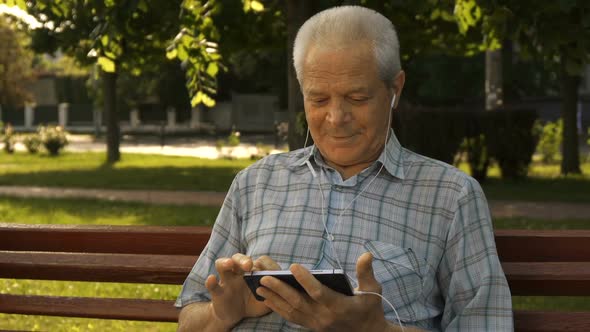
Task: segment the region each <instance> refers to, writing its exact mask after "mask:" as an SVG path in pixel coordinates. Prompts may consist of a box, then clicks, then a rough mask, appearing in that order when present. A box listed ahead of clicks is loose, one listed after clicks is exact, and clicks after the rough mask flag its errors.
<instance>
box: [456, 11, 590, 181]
mask: <svg viewBox="0 0 590 332" xmlns="http://www.w3.org/2000/svg"><path fill="white" fill-rule="evenodd" d="M462 1H467V2H470V3H475V4H476V5H475V6H476V7H477V8H479V9H480V10H481V12H482V15H481V19H476V20H474V21H472V22H471V23H470V24H469V26H468V27H469V29H470V30H476V29H480V31H481V32H482V34H483V36H485V38H495V37H496V36H497V38H498V39H504V38H506V39H511V40H513V41H514V42H515V43H516V44H518V54H519V55H521V56H522V57H523V58H531V57H537V58H539V59H542V60H543V62H544V63H545V66H546V67H547V68H548V69H549V70H552V71H553V72H554V73H558V75H559V78H560V81H561V86H562V90H561V94H562V99H563V104H562V118H563V120H564V129H563V150H562V152H563V159H562V163H561V172H562V174H564V175H566V174H568V173H574V174H576V173H580V165H579V163H580V160H579V150H578V134H577V128H576V109H577V107H576V105H577V103H578V98H579V96H578V88H579V82H580V80H579V78H580V75H581V74H582V73H583V70H584V68H585V65H586V64H588V63H590V43H587V40H590V29H588V27H589V26H590V15H588V12H589V11H590V2H588V1H586V0H555V1H543V2H539V1H535V0H501V1H496V0H462Z"/></svg>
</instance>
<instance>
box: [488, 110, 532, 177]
mask: <svg viewBox="0 0 590 332" xmlns="http://www.w3.org/2000/svg"><path fill="white" fill-rule="evenodd" d="M484 117H485V118H486V120H485V121H484V123H485V128H484V134H485V136H486V137H485V138H486V142H487V144H486V145H487V147H488V151H489V153H490V156H491V157H493V158H494V159H495V160H496V161H497V162H498V165H499V166H500V171H501V172H502V177H503V178H507V179H513V180H516V179H522V178H525V177H526V176H527V174H528V168H529V165H530V163H531V161H532V159H533V153H534V152H535V148H536V146H537V142H538V139H539V135H538V133H536V132H535V126H534V125H535V121H536V120H537V112H536V111H535V110H523V109H499V110H495V111H488V112H485V113H484Z"/></svg>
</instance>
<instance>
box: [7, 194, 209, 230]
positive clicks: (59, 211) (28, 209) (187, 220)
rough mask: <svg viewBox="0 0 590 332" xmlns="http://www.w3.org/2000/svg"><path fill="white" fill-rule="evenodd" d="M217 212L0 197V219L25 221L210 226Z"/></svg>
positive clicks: (193, 207)
mask: <svg viewBox="0 0 590 332" xmlns="http://www.w3.org/2000/svg"><path fill="white" fill-rule="evenodd" d="M218 212H219V208H217V207H204V206H197V205H181V206H175V205H147V204H140V203H125V202H111V201H99V200H83V199H45V198H27V199H22V198H10V197H0V216H1V217H0V221H2V222H15V223H27V224H73V225H77V224H85V225H179V226H195V225H213V223H214V222H215V218H216V217H217V213H218Z"/></svg>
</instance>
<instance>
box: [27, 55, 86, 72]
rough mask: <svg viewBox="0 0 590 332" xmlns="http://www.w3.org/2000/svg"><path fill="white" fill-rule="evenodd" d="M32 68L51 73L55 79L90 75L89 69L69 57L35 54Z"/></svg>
mask: <svg viewBox="0 0 590 332" xmlns="http://www.w3.org/2000/svg"><path fill="white" fill-rule="evenodd" d="M33 67H34V68H35V70H36V71H39V72H45V73H52V74H54V75H55V76H57V77H86V76H88V75H90V71H91V67H90V66H88V65H80V64H79V63H78V62H77V61H76V59H74V58H73V57H71V56H69V55H65V54H62V55H59V56H57V57H53V56H51V55H49V54H37V55H36V56H35V59H34V62H33Z"/></svg>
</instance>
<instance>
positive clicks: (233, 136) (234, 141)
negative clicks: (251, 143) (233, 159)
mask: <svg viewBox="0 0 590 332" xmlns="http://www.w3.org/2000/svg"><path fill="white" fill-rule="evenodd" d="M227 145H228V146H231V147H236V146H238V145H240V132H239V131H235V130H232V132H231V133H230V134H229V136H228V137H227Z"/></svg>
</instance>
